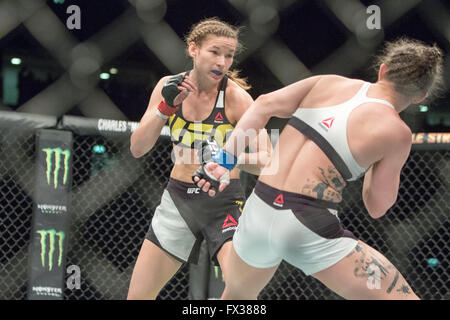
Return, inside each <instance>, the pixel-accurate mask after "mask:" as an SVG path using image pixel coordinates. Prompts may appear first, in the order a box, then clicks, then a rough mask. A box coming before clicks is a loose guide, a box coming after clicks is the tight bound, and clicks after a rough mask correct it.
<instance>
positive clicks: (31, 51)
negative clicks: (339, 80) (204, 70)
mask: <svg viewBox="0 0 450 320" xmlns="http://www.w3.org/2000/svg"><path fill="white" fill-rule="evenodd" d="M55 2H56V3H55ZM61 2H63V3H61ZM30 3H33V5H30ZM144 4H146V5H147V7H145V6H144ZM372 4H375V5H378V6H379V7H380V9H381V11H380V13H381V22H382V30H368V29H367V28H366V30H364V31H365V32H366V33H365V35H366V38H365V39H366V40H364V39H362V40H361V35H360V34H358V32H357V31H355V30H356V29H352V24H353V25H354V23H355V21H359V23H360V25H361V23H363V25H364V23H365V21H366V19H367V18H368V17H369V16H370V14H368V13H366V12H365V8H366V7H367V6H369V5H372ZM70 5H77V6H78V7H79V8H80V13H81V29H80V30H76V29H74V30H69V29H68V28H67V26H66V22H67V20H68V18H69V17H70V16H71V13H67V11H66V10H67V8H68V7H69V6H70ZM354 7H355V8H357V9H358V10H357V9H355V8H354ZM361 10H363V11H361ZM1 11H3V15H7V16H8V17H11V16H13V18H11V20H13V22H11V23H10V24H8V23H7V22H4V23H3V24H1V23H0V54H1V56H2V73H1V75H2V77H3V82H5V78H6V77H8V74H9V75H10V74H11V72H9V73H8V72H6V71H7V70H15V71H13V72H12V73H14V72H16V73H18V76H17V84H16V88H17V97H16V99H13V100H11V99H7V98H5V96H6V93H7V90H11V89H10V88H11V86H10V87H9V89H8V88H6V87H5V85H4V86H3V90H2V91H1V92H0V94H1V95H2V97H1V98H2V99H1V100H0V110H15V111H19V112H29V113H38V114H50V115H57V116H62V115H64V114H70V115H78V116H86V117H96V118H100V117H101V118H112V119H123V120H130V121H139V120H140V118H141V117H142V115H143V113H144V111H145V109H146V107H147V103H148V99H149V96H150V93H151V91H152V89H153V87H154V85H155V84H156V82H157V81H158V80H159V79H160V78H161V77H162V76H164V75H167V74H171V73H174V72H181V71H183V70H184V69H187V68H189V67H190V64H189V60H188V59H187V57H186V55H185V53H184V52H183V47H181V46H178V47H174V49H171V47H170V43H171V42H172V41H173V38H171V37H166V36H165V33H164V32H161V33H159V34H158V35H157V36H152V37H149V38H148V39H145V36H146V35H148V34H149V33H150V32H151V30H155V28H156V27H157V26H161V25H164V26H166V27H168V28H169V29H171V31H172V35H176V36H178V38H179V39H180V40H179V41H182V39H183V37H184V36H185V35H186V34H187V32H188V31H189V28H190V26H191V25H192V24H194V23H196V22H198V21H199V20H200V19H202V18H206V17H212V16H217V17H219V18H221V19H223V20H225V21H227V22H229V23H231V24H234V25H240V26H242V27H243V28H242V34H241V35H242V37H241V38H242V40H243V44H244V47H245V48H246V49H247V50H244V52H243V53H242V54H241V55H238V56H237V57H236V59H235V65H234V66H235V67H236V68H238V69H240V70H241V71H242V72H241V74H242V76H244V77H247V78H248V81H249V83H250V84H251V85H252V88H251V89H250V94H251V95H252V96H253V98H256V97H258V95H260V94H262V93H266V92H270V91H273V90H276V89H279V88H281V87H283V86H285V85H287V84H289V83H292V82H294V81H298V80H301V79H303V78H305V77H307V76H310V75H314V74H323V73H337V74H341V75H344V76H348V77H355V78H362V79H364V80H368V81H375V80H376V75H377V73H376V71H375V70H374V69H373V68H371V65H372V64H373V56H374V55H375V54H376V53H378V52H379V50H380V49H381V47H382V42H383V41H384V40H393V39H395V38H397V37H400V36H408V37H413V38H416V39H419V40H422V41H424V42H426V43H429V44H432V43H437V44H438V45H439V46H440V47H441V48H442V49H443V51H444V52H445V54H447V52H448V50H449V47H450V46H449V38H448V37H449V23H448V21H450V20H449V19H448V18H449V17H450V3H449V2H448V1H443V0H442V1H440V0H425V1H358V0H337V1H312V0H299V1H295V0H285V1H251V0H248V1H246V0H242V1H237V0H214V1H199V0H190V1H186V0H168V1H164V0H145V1H140V0H139V1H138V0H135V1H125V0H95V1H93V0H90V1H89V0H78V1H76V0H65V1H63V0H59V1H58V0H48V1H40V0H34V1H30V0H28V1H27V0H18V1H11V0H3V1H0V12H1ZM361 12H362V13H361ZM127 15H128V20H126V19H122V18H123V17H124V16H127ZM49 17H50V18H49ZM121 19H122V21H121ZM0 20H1V19H0ZM124 20H125V21H124ZM114 24H118V26H116V29H114V28H112V27H111V26H113V25H114ZM166 29H167V28H166ZM117 30H120V32H117ZM147 31H148V32H147ZM59 34H61V36H60V37H58V35H59ZM255 35H256V36H255ZM363 35H364V34H363ZM52 36H54V39H51V38H52ZM61 37H62V38H61ZM258 37H260V38H259V39H260V40H261V39H262V40H261V41H260V43H258V41H257V40H255V39H256V38H258ZM131 38H132V40H130V41H129V43H127V44H126V45H124V46H123V47H121V48H119V49H114V48H112V49H111V48H110V46H112V47H114V46H115V45H117V44H121V43H123V42H124V40H128V39H131ZM43 39H44V40H45V39H51V40H45V41H44V40H43ZM61 39H63V40H61ZM67 39H70V41H69V40H67ZM46 41H47V42H46ZM68 41H69V42H70V45H66V42H68ZM49 42H50V44H49ZM168 43H169V46H168V48H169V49H167V52H168V55H171V54H173V52H171V51H172V50H174V51H176V52H175V56H174V58H173V59H177V57H182V58H184V59H185V60H184V61H182V63H178V64H175V65H174V66H173V67H170V68H169V67H168V66H167V61H162V60H161V59H160V58H159V57H158V55H157V54H155V50H154V48H155V47H158V46H160V45H161V46H162V45H163V44H165V45H167V44H168ZM80 44H81V45H83V44H89V46H91V48H92V47H94V48H95V47H97V48H99V50H100V55H99V56H100V58H99V59H97V62H98V63H97V65H96V67H95V68H94V69H95V70H90V73H89V75H88V77H87V78H86V79H90V80H89V81H90V82H89V81H85V78H82V80H81V83H83V84H85V83H89V85H88V87H87V88H86V87H83V88H82V90H81V91H80V92H78V91H77V90H79V89H80V85H77V81H76V79H75V80H74V76H73V73H74V69H73V65H74V63H75V62H76V55H77V54H79V51H80V50H78V51H77V50H75V49H76V47H77V46H78V47H79V46H80ZM179 44H181V42H180V43H179ZM273 44H275V46H274V45H273ZM154 46H155V47H154ZM74 48H75V49H74ZM274 48H275V49H279V48H282V49H283V50H285V52H286V49H287V52H288V55H289V58H290V59H292V60H286V59H285V56H280V55H279V54H277V52H278V51H276V50H274ZM58 50H60V52H58ZM109 53H111V55H110V57H108V59H106V58H105V57H106V56H107V55H108V54H109ZM12 57H20V58H21V59H22V64H21V65H18V66H13V65H12V64H11V62H10V60H11V58H12ZM97 58H98V55H97ZM178 60H179V59H178ZM181 60H182V59H181ZM80 61H81V62H80ZM80 61H79V63H78V65H79V66H80V65H81V66H82V67H83V66H86V65H87V64H86V63H83V61H82V60H80ZM268 61H269V62H268ZM291 63H292V66H293V68H292V69H293V70H294V71H292V74H289V75H288V76H286V77H285V78H283V77H280V74H283V73H284V74H286V71H285V70H286V69H287V70H289V66H290V65H291ZM299 64H300V65H301V64H302V65H303V66H304V68H303V69H299V72H296V71H295V70H296V68H298V65H299ZM111 67H115V68H117V69H118V73H117V74H115V75H111V77H110V79H108V80H101V79H99V78H98V75H99V74H100V73H101V72H108V71H109V69H110V68H111ZM448 70H449V62H448V58H446V59H445V68H444V71H445V73H444V79H445V82H444V87H443V88H442V91H441V93H440V96H439V97H438V98H437V99H435V100H434V101H428V102H426V105H427V106H428V112H420V110H419V106H411V107H410V108H409V109H408V110H407V111H406V112H404V113H403V114H402V117H403V119H404V120H405V121H406V122H407V123H408V124H409V125H410V127H411V129H412V130H413V132H421V131H425V132H446V131H449V126H450V112H449V111H448V110H449V107H448V98H449V91H448V86H449V81H450V77H449V72H448ZM62 83H64V84H65V86H66V87H67V86H68V89H67V90H68V92H69V93H68V94H67V95H64V94H62V93H61V90H60V87H58V85H59V86H62ZM74 84H75V89H73V88H72V89H71V86H73V85H74ZM13 87H14V86H13ZM46 89H47V91H45V90H46ZM58 92H59V93H60V95H58V94H57V93H58ZM43 93H45V94H43ZM71 94H72V95H74V96H75V98H74V97H72V99H69V98H68V100H67V101H66V100H65V98H66V96H69V97H70V96H71ZM46 99H48V100H50V101H51V102H50V103H46V101H47V100H46ZM273 120H274V119H273ZM273 123H275V125H276V123H279V124H280V125H281V124H282V122H276V121H275V122H273Z"/></svg>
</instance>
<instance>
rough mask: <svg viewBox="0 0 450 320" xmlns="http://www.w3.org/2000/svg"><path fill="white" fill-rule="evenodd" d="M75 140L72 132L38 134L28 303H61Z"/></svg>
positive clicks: (44, 131)
mask: <svg viewBox="0 0 450 320" xmlns="http://www.w3.org/2000/svg"><path fill="white" fill-rule="evenodd" d="M72 146H73V136H72V133H71V132H69V131H60V130H46V129H44V130H39V131H38V132H37V134H36V151H35V152H36V178H35V181H36V182H35V193H34V203H33V222H32V230H31V237H30V246H29V255H28V259H29V260H28V263H29V273H28V299H29V300H60V299H63V293H64V276H65V274H66V273H65V262H66V253H67V240H68V231H69V219H68V214H69V212H70V210H69V206H70V203H69V202H70V190H71V186H72V155H73V149H72Z"/></svg>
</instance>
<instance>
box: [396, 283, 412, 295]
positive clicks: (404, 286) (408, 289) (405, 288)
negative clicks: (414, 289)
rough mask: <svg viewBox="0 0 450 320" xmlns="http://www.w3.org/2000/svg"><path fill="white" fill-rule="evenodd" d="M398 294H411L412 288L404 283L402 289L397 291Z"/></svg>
mask: <svg viewBox="0 0 450 320" xmlns="http://www.w3.org/2000/svg"><path fill="white" fill-rule="evenodd" d="M397 292H400V293H404V294H411V288H410V287H409V286H408V285H407V284H406V283H404V284H402V286H401V287H400V288H398V289H397Z"/></svg>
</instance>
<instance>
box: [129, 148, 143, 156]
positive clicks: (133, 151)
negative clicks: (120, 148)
mask: <svg viewBox="0 0 450 320" xmlns="http://www.w3.org/2000/svg"><path fill="white" fill-rule="evenodd" d="M130 152H131V155H132V156H133V157H134V158H140V157H142V156H143V155H144V153H143V152H142V151H141V150H139V149H137V148H136V147H134V146H133V145H130Z"/></svg>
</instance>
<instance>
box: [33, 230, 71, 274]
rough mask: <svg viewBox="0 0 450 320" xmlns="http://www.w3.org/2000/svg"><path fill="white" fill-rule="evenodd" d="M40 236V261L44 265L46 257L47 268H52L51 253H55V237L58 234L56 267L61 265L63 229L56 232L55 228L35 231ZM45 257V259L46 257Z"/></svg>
mask: <svg viewBox="0 0 450 320" xmlns="http://www.w3.org/2000/svg"><path fill="white" fill-rule="evenodd" d="M36 233H38V234H39V235H40V236H41V263H42V267H45V261H46V260H47V259H48V270H49V271H51V270H52V269H53V254H54V253H55V237H56V236H58V249H59V255H58V267H60V266H61V263H62V257H63V241H64V238H65V236H66V234H65V233H64V232H63V231H59V232H56V230H55V229H50V230H38V231H36ZM47 236H48V239H49V241H48V254H47V257H46V252H47ZM46 258H47V259H46Z"/></svg>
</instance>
